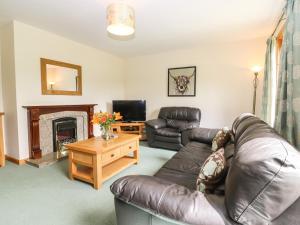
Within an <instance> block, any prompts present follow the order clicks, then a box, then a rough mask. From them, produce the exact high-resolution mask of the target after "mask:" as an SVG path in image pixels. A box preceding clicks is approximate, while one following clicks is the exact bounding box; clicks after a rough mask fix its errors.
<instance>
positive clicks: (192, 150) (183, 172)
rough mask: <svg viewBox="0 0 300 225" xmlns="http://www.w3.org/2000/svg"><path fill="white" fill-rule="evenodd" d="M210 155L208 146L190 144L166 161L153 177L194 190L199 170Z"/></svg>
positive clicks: (195, 143)
mask: <svg viewBox="0 0 300 225" xmlns="http://www.w3.org/2000/svg"><path fill="white" fill-rule="evenodd" d="M210 154H211V151H210V146H209V145H207V144H203V143H199V142H190V143H188V144H187V145H186V146H185V147H183V148H181V149H180V151H179V152H178V153H176V154H175V155H174V156H173V157H172V158H171V159H170V160H169V161H167V162H166V163H165V164H164V165H163V167H162V168H161V169H160V170H159V171H158V172H157V173H156V174H155V176H157V177H160V178H163V179H166V180H169V181H172V182H174V183H176V184H179V185H183V186H185V187H187V188H190V189H193V190H195V189H196V180H197V176H198V174H199V171H200V168H201V166H202V164H203V162H204V161H205V159H206V158H207V157H208V156H209V155H210Z"/></svg>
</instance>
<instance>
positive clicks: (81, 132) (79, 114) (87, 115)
mask: <svg viewBox="0 0 300 225" xmlns="http://www.w3.org/2000/svg"><path fill="white" fill-rule="evenodd" d="M95 105H96V104H85V105H51V106H23V107H24V108H26V109H27V115H28V136H29V156H30V158H32V159H40V158H42V149H43V154H48V153H50V152H53V137H52V133H53V131H52V120H55V119H58V118H62V117H76V118H77V125H78V126H77V139H78V140H83V139H86V138H91V137H93V136H94V135H93V124H92V123H91V121H92V119H93V114H94V106H95ZM83 113H84V114H83ZM48 121H49V122H48ZM80 124H82V125H80ZM84 124H86V125H84Z"/></svg>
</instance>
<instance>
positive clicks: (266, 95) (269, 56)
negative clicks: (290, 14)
mask: <svg viewBox="0 0 300 225" xmlns="http://www.w3.org/2000/svg"><path fill="white" fill-rule="evenodd" d="M275 51H276V38H274V37H273V36H272V37H270V38H269V39H268V41H267V51H266V57H265V71H264V83H263V96H262V107H261V116H262V119H263V120H264V121H266V122H267V123H268V124H270V125H271V126H273V122H274V121H273V107H274V101H273V99H274V98H275V96H274V92H275V90H274V89H275V88H276V87H275V86H274V81H276V70H275V69H276V54H275ZM275 84H276V83H275Z"/></svg>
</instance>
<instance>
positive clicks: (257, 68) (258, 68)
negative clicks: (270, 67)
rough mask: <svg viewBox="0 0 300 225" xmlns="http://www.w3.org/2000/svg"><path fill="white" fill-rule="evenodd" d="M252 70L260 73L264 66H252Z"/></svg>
mask: <svg viewBox="0 0 300 225" xmlns="http://www.w3.org/2000/svg"><path fill="white" fill-rule="evenodd" d="M251 70H252V71H253V72H254V73H259V72H260V71H261V70H262V67H261V66H253V67H252V68H251Z"/></svg>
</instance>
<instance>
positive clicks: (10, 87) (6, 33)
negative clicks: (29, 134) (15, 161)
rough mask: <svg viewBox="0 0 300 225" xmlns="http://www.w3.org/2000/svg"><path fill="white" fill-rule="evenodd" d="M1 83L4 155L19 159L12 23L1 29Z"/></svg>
mask: <svg viewBox="0 0 300 225" xmlns="http://www.w3.org/2000/svg"><path fill="white" fill-rule="evenodd" d="M1 76H2V77H1V83H2V88H1V89H2V93H1V102H2V99H3V107H2V108H1V111H2V109H4V112H5V115H4V125H5V126H4V135H5V150H6V154H8V155H10V156H12V157H14V158H20V154H19V142H18V118H17V107H16V105H17V104H16V102H17V101H16V85H15V61H14V30H13V23H10V24H7V25H5V26H4V27H1Z"/></svg>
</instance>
